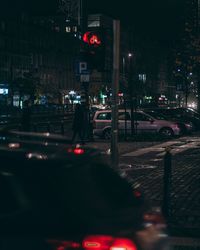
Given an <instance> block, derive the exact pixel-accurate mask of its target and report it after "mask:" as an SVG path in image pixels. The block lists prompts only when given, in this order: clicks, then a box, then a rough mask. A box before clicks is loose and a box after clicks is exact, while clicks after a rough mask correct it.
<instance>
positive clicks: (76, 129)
mask: <svg viewBox="0 0 200 250" xmlns="http://www.w3.org/2000/svg"><path fill="white" fill-rule="evenodd" d="M84 123H85V114H84V108H83V106H82V105H81V104H80V103H77V104H76V107H75V112H74V119H73V125H72V129H73V136H72V143H74V140H75V138H76V135H77V134H78V136H79V138H80V140H81V143H82V144H85V142H84V126H85V124H84Z"/></svg>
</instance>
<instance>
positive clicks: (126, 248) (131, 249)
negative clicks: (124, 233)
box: [110, 238, 137, 250]
mask: <svg viewBox="0 0 200 250" xmlns="http://www.w3.org/2000/svg"><path fill="white" fill-rule="evenodd" d="M110 250H137V247H136V245H135V244H134V243H133V241H132V240H129V239H126V238H116V239H115V240H114V242H113V244H112V246H111V247H110Z"/></svg>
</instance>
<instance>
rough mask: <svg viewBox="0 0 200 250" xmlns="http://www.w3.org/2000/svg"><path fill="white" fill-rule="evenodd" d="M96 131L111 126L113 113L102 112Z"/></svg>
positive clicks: (97, 118) (99, 115)
mask: <svg viewBox="0 0 200 250" xmlns="http://www.w3.org/2000/svg"><path fill="white" fill-rule="evenodd" d="M95 123H96V129H102V130H103V129H104V128H105V127H108V126H111V112H110V111H109V112H106V111H105V112H100V113H99V114H98V115H97V117H96V119H95Z"/></svg>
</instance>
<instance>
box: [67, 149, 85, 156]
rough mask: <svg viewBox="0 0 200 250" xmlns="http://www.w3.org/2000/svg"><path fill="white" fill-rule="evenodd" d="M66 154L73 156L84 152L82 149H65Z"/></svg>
mask: <svg viewBox="0 0 200 250" xmlns="http://www.w3.org/2000/svg"><path fill="white" fill-rule="evenodd" d="M67 152H68V153H74V154H75V155H82V154H84V153H85V150H84V149H83V148H74V149H72V148H68V149H67Z"/></svg>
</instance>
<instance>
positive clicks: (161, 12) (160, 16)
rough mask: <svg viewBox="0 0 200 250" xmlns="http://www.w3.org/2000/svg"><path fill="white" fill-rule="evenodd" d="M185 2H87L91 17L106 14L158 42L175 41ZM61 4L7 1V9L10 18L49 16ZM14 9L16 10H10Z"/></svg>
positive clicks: (54, 0) (38, 0) (39, 0)
mask: <svg viewBox="0 0 200 250" xmlns="http://www.w3.org/2000/svg"><path fill="white" fill-rule="evenodd" d="M184 2H185V0H123V1H116V0H98V1H95V0H83V3H84V4H86V5H87V10H88V13H105V14H107V15H109V16H112V17H113V18H116V19H120V20H121V22H122V23H124V24H126V25H129V26H132V27H134V29H135V30H136V31H137V32H138V33H144V34H147V35H149V36H152V37H155V36H156V37H157V38H158V39H173V38H174V37H176V36H177V35H178V34H179V32H180V29H181V27H182V26H181V24H182V20H183V7H184ZM57 3H58V0H6V1H5V2H3V3H2V5H3V8H1V9H7V10H9V12H10V14H11V15H12V14H16V13H18V12H20V11H21V10H26V11H29V12H30V13H34V14H45V15H46V14H48V13H53V12H55V10H56V5H57ZM10 6H12V8H10Z"/></svg>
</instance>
